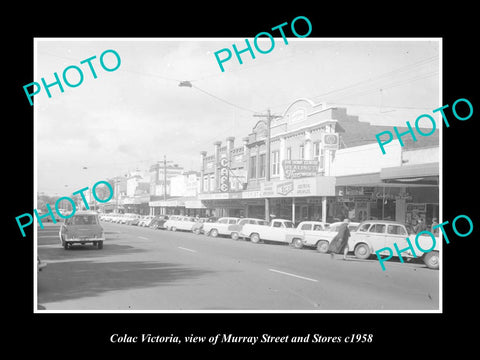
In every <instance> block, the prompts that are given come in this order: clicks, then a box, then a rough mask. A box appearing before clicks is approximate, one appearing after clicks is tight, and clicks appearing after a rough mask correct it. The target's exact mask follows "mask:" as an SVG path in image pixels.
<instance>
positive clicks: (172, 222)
mask: <svg viewBox="0 0 480 360" xmlns="http://www.w3.org/2000/svg"><path fill="white" fill-rule="evenodd" d="M193 225H195V218H194V217H193V216H175V217H173V219H172V217H170V219H168V220H167V222H166V223H165V228H166V229H167V230H171V231H177V230H183V231H192V228H193Z"/></svg>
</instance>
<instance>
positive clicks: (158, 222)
mask: <svg viewBox="0 0 480 360" xmlns="http://www.w3.org/2000/svg"><path fill="white" fill-rule="evenodd" d="M167 220H168V215H158V216H155V217H154V218H153V220H152V221H151V222H150V226H149V228H151V229H154V230H156V229H165V226H164V225H165V222H166V221H167Z"/></svg>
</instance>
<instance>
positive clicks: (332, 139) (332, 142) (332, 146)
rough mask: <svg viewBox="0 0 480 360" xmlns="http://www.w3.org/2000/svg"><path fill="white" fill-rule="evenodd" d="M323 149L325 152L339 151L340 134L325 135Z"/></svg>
mask: <svg viewBox="0 0 480 360" xmlns="http://www.w3.org/2000/svg"><path fill="white" fill-rule="evenodd" d="M323 148H324V149H325V150H338V134H330V133H324V134H323Z"/></svg>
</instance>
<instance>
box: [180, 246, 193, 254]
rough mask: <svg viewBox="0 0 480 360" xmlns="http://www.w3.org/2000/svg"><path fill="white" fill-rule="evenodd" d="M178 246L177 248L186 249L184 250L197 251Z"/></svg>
mask: <svg viewBox="0 0 480 360" xmlns="http://www.w3.org/2000/svg"><path fill="white" fill-rule="evenodd" d="M178 248H179V249H182V250H186V251H190V252H194V253H196V252H197V250H192V249H187V248H184V247H181V246H179V247H178Z"/></svg>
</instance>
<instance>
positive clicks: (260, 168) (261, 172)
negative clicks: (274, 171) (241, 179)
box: [258, 154, 266, 178]
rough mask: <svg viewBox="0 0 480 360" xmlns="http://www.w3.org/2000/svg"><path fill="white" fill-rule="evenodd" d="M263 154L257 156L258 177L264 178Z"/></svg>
mask: <svg viewBox="0 0 480 360" xmlns="http://www.w3.org/2000/svg"><path fill="white" fill-rule="evenodd" d="M265 156H266V155H265V154H260V157H259V158H258V162H259V164H258V167H259V169H258V177H260V178H264V177H265V165H266V164H265Z"/></svg>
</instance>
